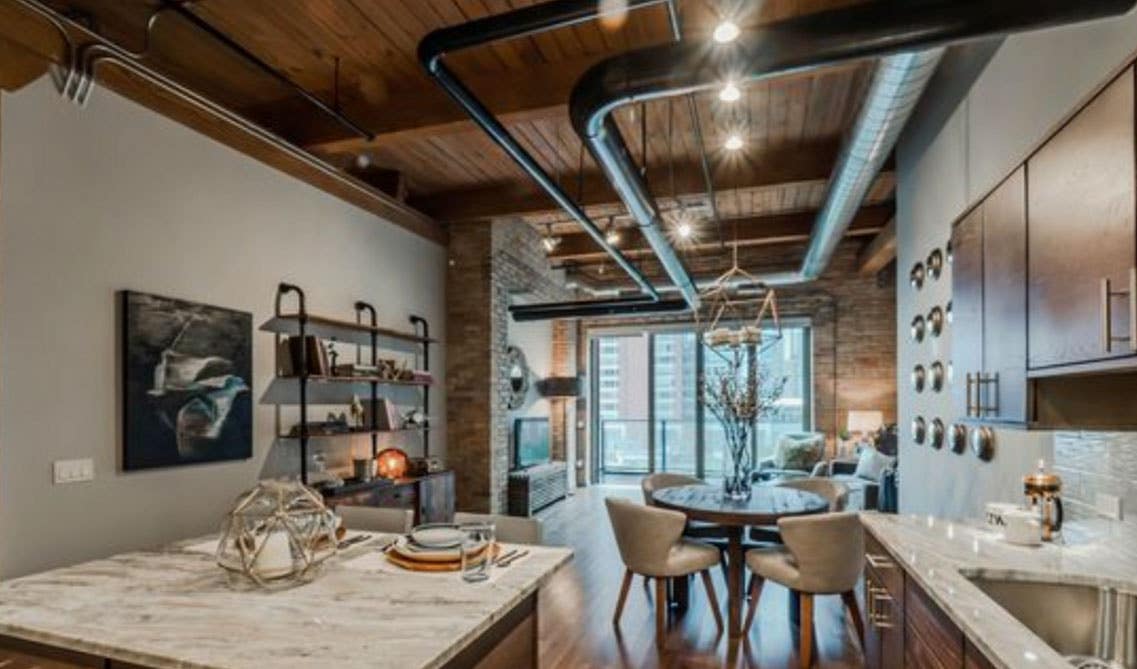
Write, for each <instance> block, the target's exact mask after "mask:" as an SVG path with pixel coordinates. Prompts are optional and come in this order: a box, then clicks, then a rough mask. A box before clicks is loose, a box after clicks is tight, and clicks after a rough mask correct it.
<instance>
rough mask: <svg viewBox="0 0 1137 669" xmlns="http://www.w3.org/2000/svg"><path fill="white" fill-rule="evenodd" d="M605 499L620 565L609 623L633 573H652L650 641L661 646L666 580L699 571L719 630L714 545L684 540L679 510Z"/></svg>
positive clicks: (616, 621)
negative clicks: (652, 630) (620, 579)
mask: <svg viewBox="0 0 1137 669" xmlns="http://www.w3.org/2000/svg"><path fill="white" fill-rule="evenodd" d="M604 503H605V505H606V506H607V507H608V519H609V520H610V521H611V523H612V532H613V533H614V534H615V535H616V545H617V547H618V548H619V550H620V559H621V560H623V562H624V567H625V569H624V581H623V583H621V585H620V595H619V598H618V599H617V600H616V613H615V615H614V616H613V618H612V624H613V625H619V624H620V616H621V614H622V613H623V612H624V602H625V601H626V600H627V598H628V588H629V587H631V584H632V576H633V575H634V574H639V575H640V576H642V577H651V578H654V579H655V642H656V645H657V646H662V645H663V642H664V639H665V637H666V633H667V579H669V578H674V577H677V576H689V575H691V574H695V573H698V574H699V575H700V576H702V579H703V587H704V588H706V591H707V601H708V602H709V603H710V606H711V612H712V613H713V614H714V617H715V623H716V624H717V625H718V629H719V632H722V612H720V611H719V604H718V598H717V597H715V586H714V583H713V582H712V581H711V574H710V571H709V570H710V568H711V567H713V566H715V564H717V563H718V560H719V551H718V549H717V548H715V547H714V546H710V545H707V544H704V543H701V542H698V541H691V540H689V539H684V538H683V528H684V527H686V525H687V517H686V516H685V515H683V514H682V513H679V512H678V511H669V510H667V509H658V508H653V507H650V506H644V505H640V504H636V503H635V502H631V501H628V500H625V499H617V498H614V497H608V498H606V499H605V500H604Z"/></svg>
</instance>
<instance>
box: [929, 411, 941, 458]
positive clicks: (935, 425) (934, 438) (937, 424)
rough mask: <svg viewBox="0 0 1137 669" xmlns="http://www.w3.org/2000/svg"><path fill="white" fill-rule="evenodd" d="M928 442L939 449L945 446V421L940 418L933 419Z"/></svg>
mask: <svg viewBox="0 0 1137 669" xmlns="http://www.w3.org/2000/svg"><path fill="white" fill-rule="evenodd" d="M929 437H930V438H929V439H928V442H929V444H930V445H931V447H932V448H934V449H936V450H937V451H938V450H939V449H941V448H943V447H944V422H943V421H942V420H940V419H939V418H933V419H932V429H931V432H930V433H929Z"/></svg>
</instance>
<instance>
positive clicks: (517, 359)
mask: <svg viewBox="0 0 1137 669" xmlns="http://www.w3.org/2000/svg"><path fill="white" fill-rule="evenodd" d="M505 373H506V378H507V379H508V381H509V388H508V389H509V397H508V398H507V400H506V407H508V408H509V409H510V410H513V409H520V408H521V406H522V405H523V404H525V396H526V395H527V394H528V393H529V363H527V362H526V361H525V354H524V353H522V352H521V349H519V348H517V347H516V346H508V347H506V349H505Z"/></svg>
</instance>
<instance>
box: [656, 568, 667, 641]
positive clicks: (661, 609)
mask: <svg viewBox="0 0 1137 669" xmlns="http://www.w3.org/2000/svg"><path fill="white" fill-rule="evenodd" d="M666 636H667V579H665V578H657V579H655V645H656V646H658V647H660V648H663V642H664V640H665V638H666Z"/></svg>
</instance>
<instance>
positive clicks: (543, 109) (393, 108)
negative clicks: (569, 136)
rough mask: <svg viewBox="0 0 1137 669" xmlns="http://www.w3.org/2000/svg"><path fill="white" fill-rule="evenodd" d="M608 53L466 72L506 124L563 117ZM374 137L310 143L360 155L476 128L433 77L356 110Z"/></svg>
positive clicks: (313, 146) (323, 149)
mask: <svg viewBox="0 0 1137 669" xmlns="http://www.w3.org/2000/svg"><path fill="white" fill-rule="evenodd" d="M602 57H603V56H596V55H593V56H588V57H585V58H577V59H573V60H567V61H560V62H556V63H539V64H533V65H530V66H527V67H526V69H525V70H524V71H522V72H516V73H512V72H511V73H508V74H504V75H503V74H502V73H500V72H498V73H492V74H480V75H474V76H466V77H463V81H464V82H465V84H466V86H467V87H468V88H469V89H470V90H472V91H473V92H474V94H475V95H477V96H479V97H480V98H481V100H482V102H483V103H485V105H486V107H488V108H489V109H490V110H491V111H493V113H494V114H495V115H497V117H498V120H499V121H501V122H502V123H505V124H512V123H520V122H525V121H539V120H545V119H551V118H564V116H565V114H566V113H567V111H566V101H567V100H568V97H569V93H570V92H571V91H572V87H573V85H574V84H575V83H576V81H577V79H579V78H580V75H582V74H584V71H585V70H587V69H588V68H589V67H591V66H592V65H594V64H595V63H596V62H597V61H599V60H601V58H602ZM353 113H354V114H355V116H356V117H357V118H359V120H360V122H361V123H363V124H364V125H366V126H367V128H368V129H369V130H371V131H372V132H373V133H375V138H374V139H372V140H370V141H369V140H367V139H366V138H363V137H348V138H336V139H324V140H322V141H311V142H309V143H308V145H307V148H308V149H309V150H311V151H315V152H317V153H323V154H342V153H350V154H355V153H359V152H361V151H366V150H368V149H375V148H379V147H381V146H387V145H390V144H395V143H398V142H405V141H408V140H414V139H420V138H423V137H431V138H439V137H444V136H447V135H454V134H458V133H463V132H471V131H477V128H476V127H475V126H474V124H473V123H472V122H471V121H470V118H469V117H468V116H467V115H466V113H465V112H464V111H462V108H461V107H459V106H458V104H457V103H456V102H454V101H453V100H451V99H450V98H449V97H448V96H447V95H446V93H444V92H443V90H442V89H441V88H440V87H438V86H437V85H435V84H434V83H433V82H429V83H428V85H426V86H422V87H419V88H415V89H406V90H394V91H390V92H388V93H387V94H386V96H385V99H384V100H382V101H372V104H371V105H370V109H360V110H358V111H356V112H353Z"/></svg>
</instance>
